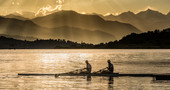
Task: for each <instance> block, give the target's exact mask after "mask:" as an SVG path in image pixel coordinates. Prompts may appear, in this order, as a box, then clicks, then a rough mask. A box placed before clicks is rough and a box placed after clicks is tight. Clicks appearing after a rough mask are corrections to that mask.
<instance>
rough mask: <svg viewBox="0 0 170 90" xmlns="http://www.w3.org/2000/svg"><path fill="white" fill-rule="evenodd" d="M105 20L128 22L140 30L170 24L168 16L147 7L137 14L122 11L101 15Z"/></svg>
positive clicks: (161, 27)
mask: <svg viewBox="0 0 170 90" xmlns="http://www.w3.org/2000/svg"><path fill="white" fill-rule="evenodd" d="M102 18H104V19H105V20H111V21H120V22H124V23H129V24H131V25H133V26H135V27H137V28H139V29H140V30H142V31H144V32H145V31H150V30H155V29H164V28H168V27H169V26H170V18H169V16H168V15H164V14H162V13H160V12H158V11H155V10H151V9H148V10H146V11H141V12H139V13H137V14H134V13H132V12H130V11H129V12H124V13H122V14H120V15H118V16H114V15H112V16H102Z"/></svg>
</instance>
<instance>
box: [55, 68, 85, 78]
mask: <svg viewBox="0 0 170 90" xmlns="http://www.w3.org/2000/svg"><path fill="white" fill-rule="evenodd" d="M84 69H86V68H83V69H76V70H74V71H70V72H68V73H74V72H78V71H82V70H84ZM63 74H67V73H63ZM60 75H61V74H56V75H55V77H56V78H57V77H58V76H60Z"/></svg>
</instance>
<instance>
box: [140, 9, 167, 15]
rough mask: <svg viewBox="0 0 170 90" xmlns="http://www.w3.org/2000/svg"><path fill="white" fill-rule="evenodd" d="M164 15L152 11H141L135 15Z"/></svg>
mask: <svg viewBox="0 0 170 90" xmlns="http://www.w3.org/2000/svg"><path fill="white" fill-rule="evenodd" d="M153 14H154V15H164V14H162V13H160V12H159V11H156V10H152V9H147V10H146V11H141V12H139V13H138V14H137V15H153Z"/></svg>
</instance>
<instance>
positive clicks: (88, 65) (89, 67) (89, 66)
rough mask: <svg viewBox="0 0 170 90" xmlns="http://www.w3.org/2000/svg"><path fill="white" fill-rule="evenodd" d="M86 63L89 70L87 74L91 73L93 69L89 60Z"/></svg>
mask: <svg viewBox="0 0 170 90" xmlns="http://www.w3.org/2000/svg"><path fill="white" fill-rule="evenodd" d="M85 62H86V68H85V69H86V70H87V72H86V73H91V69H92V67H91V64H90V63H89V62H88V60H86V61H85Z"/></svg>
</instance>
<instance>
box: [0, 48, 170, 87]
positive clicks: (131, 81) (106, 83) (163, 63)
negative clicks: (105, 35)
mask: <svg viewBox="0 0 170 90" xmlns="http://www.w3.org/2000/svg"><path fill="white" fill-rule="evenodd" d="M108 59H110V60H111V61H112V62H113V64H114V66H115V72H119V73H159V74H160V73H170V50H0V89H3V90H4V89H14V90H15V89H16V90H18V89H20V90H23V89H28V90H31V89H36V90H42V89H45V90H79V89H80V90H89V89H90V90H113V89H114V90H117V89H118V90H162V89H170V82H168V81H160V82H157V81H153V78H150V77H142V78H139V77H115V78H109V77H91V79H89V78H87V77H68V76H67V77H64V76H60V77H58V78H55V77H53V76H37V77H35V76H20V77H18V76H17V73H64V72H68V71H72V70H75V69H80V68H84V67H85V63H84V61H85V60H89V62H90V63H91V65H92V66H93V68H92V71H96V70H99V69H102V68H105V67H107V60H108Z"/></svg>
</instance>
